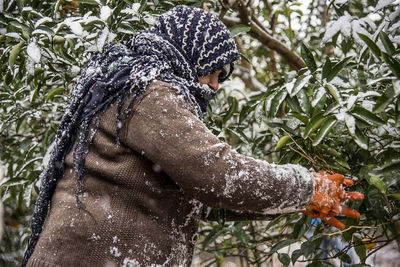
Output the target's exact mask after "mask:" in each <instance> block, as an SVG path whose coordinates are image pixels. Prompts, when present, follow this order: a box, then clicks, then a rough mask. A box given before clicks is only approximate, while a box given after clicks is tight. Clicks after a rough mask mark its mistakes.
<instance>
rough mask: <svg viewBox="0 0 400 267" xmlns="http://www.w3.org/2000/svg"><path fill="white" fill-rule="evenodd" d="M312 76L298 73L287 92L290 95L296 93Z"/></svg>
mask: <svg viewBox="0 0 400 267" xmlns="http://www.w3.org/2000/svg"><path fill="white" fill-rule="evenodd" d="M311 78H312V75H304V74H303V75H300V76H299V77H297V79H296V81H295V83H294V85H293V87H292V88H291V90H288V93H289V94H290V96H291V97H293V96H294V95H296V94H297V93H298V92H299V91H300V90H301V89H303V87H304V86H305V85H306V84H307V83H308V81H309V80H310V79H311Z"/></svg>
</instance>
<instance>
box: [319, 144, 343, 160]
mask: <svg viewBox="0 0 400 267" xmlns="http://www.w3.org/2000/svg"><path fill="white" fill-rule="evenodd" d="M318 147H320V148H321V149H322V150H324V152H326V153H328V154H329V155H332V156H334V157H341V155H340V153H339V152H338V151H337V150H336V149H334V148H333V147H330V146H328V145H326V144H319V145H318Z"/></svg>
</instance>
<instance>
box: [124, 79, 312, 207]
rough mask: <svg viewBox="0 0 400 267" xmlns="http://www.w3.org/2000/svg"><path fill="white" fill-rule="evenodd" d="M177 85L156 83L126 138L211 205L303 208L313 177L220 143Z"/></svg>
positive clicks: (298, 168)
mask: <svg viewBox="0 0 400 267" xmlns="http://www.w3.org/2000/svg"><path fill="white" fill-rule="evenodd" d="M192 108H193V105H192V104H189V103H187V101H185V100H184V99H183V97H182V96H181V95H179V94H178V92H177V89H175V88H172V87H171V86H170V85H169V84H167V83H164V82H154V83H152V84H151V85H150V86H149V87H148V88H147V90H146V92H145V93H144V94H143V95H142V96H141V98H139V99H138V100H137V102H136V103H135V106H134V110H133V115H132V116H131V118H130V120H129V121H128V124H127V131H126V136H125V138H126V140H125V142H126V143H127V145H128V146H129V147H131V148H132V149H133V150H135V151H137V152H139V153H142V154H143V155H144V156H145V157H147V158H148V159H149V160H151V161H152V162H154V163H155V164H157V165H159V166H160V167H161V169H162V170H163V171H164V172H165V173H166V174H167V175H168V176H169V177H171V179H173V180H174V181H175V182H176V183H177V184H178V185H179V186H180V187H181V188H182V189H183V191H184V193H185V195H187V196H188V197H190V198H195V199H197V200H199V201H201V202H203V203H205V204H206V205H208V206H210V207H216V208H226V209H229V210H233V211H239V212H240V211H250V212H257V213H263V214H278V213H288V212H293V211H299V210H303V209H304V208H305V207H306V205H307V204H308V203H309V202H310V200H311V196H312V192H313V182H312V175H311V173H310V172H308V170H307V169H305V168H304V167H301V166H299V165H291V164H286V165H277V164H273V163H272V164H270V163H267V162H265V161H261V160H257V159H254V158H251V157H248V156H244V155H241V154H239V153H237V152H236V151H234V150H233V149H231V147H230V146H229V145H228V144H226V143H223V142H221V141H220V140H219V139H218V138H217V137H216V136H215V135H213V134H212V133H211V132H210V131H209V130H208V128H207V127H206V126H205V125H204V123H203V122H202V121H201V120H199V119H198V118H197V116H196V115H195V114H194V113H192V112H191V111H190V110H191V109H192Z"/></svg>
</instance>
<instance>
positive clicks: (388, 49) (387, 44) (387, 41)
mask: <svg viewBox="0 0 400 267" xmlns="http://www.w3.org/2000/svg"><path fill="white" fill-rule="evenodd" d="M379 38H380V39H381V41H382V44H383V47H385V50H386V53H388V54H389V55H390V56H391V55H393V54H394V52H395V51H396V49H395V48H394V45H393V43H392V41H390V39H389V36H388V35H387V34H386V33H385V32H383V31H382V32H380V33H379Z"/></svg>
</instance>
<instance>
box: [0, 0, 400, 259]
mask: <svg viewBox="0 0 400 267" xmlns="http://www.w3.org/2000/svg"><path fill="white" fill-rule="evenodd" d="M0 2H1V3H2V5H1V6H0V8H2V10H1V11H2V12H1V13H0V34H1V35H0V63H1V64H0V75H1V76H0V84H1V91H0V103H1V104H0V138H1V142H0V164H1V166H0V168H2V172H3V173H4V178H3V179H2V180H1V181H0V190H1V196H2V201H3V203H4V206H5V232H4V234H3V239H2V242H1V243H0V264H1V265H4V266H14V265H18V263H19V261H20V260H21V256H22V253H23V251H24V247H25V245H26V242H27V238H28V236H29V230H28V221H29V216H30V215H31V213H32V206H33V202H34V200H35V198H36V196H37V193H38V186H39V183H40V182H39V174H40V172H41V171H42V169H43V165H44V164H45V163H46V160H47V158H48V156H47V155H48V153H49V151H50V149H51V144H52V142H53V140H54V135H55V132H56V129H57V126H58V123H59V120H60V118H61V116H62V112H63V109H64V107H65V104H66V102H67V98H68V95H69V94H70V92H71V90H73V87H74V83H75V82H76V80H77V77H79V73H80V70H81V68H82V66H83V65H84V64H85V62H86V61H87V60H88V59H89V58H90V56H91V55H92V54H93V53H94V52H96V51H101V50H102V48H103V47H104V45H105V44H106V43H109V42H112V41H123V40H127V39H129V37H130V36H132V35H133V34H135V33H136V32H137V31H138V30H140V29H143V28H146V27H148V26H150V25H151V24H153V23H154V21H155V18H156V17H157V15H158V14H161V13H163V12H164V11H166V10H168V9H170V8H171V7H173V6H174V5H176V4H187V5H196V6H199V7H203V8H206V9H208V10H209V11H210V12H215V13H216V14H217V15H219V17H220V18H221V20H222V21H223V22H224V23H225V24H226V25H227V26H228V27H229V28H230V29H231V33H232V34H233V35H234V36H235V39H236V42H237V45H238V48H239V50H240V52H241V53H242V60H241V61H240V62H239V64H238V66H237V68H236V70H235V73H234V76H235V77H234V82H231V83H229V84H227V85H226V86H225V87H224V88H222V89H221V90H220V91H219V93H218V95H217V97H216V99H215V101H213V103H212V104H211V107H210V109H209V111H208V116H207V118H206V120H207V124H208V126H209V128H210V129H211V130H212V131H213V132H214V134H216V135H217V136H218V137H219V138H220V139H221V140H224V141H226V142H228V143H230V144H231V146H232V147H234V148H235V149H236V150H238V151H239V152H241V153H243V154H246V155H251V156H253V157H256V158H260V159H264V160H267V161H275V162H279V163H282V164H283V163H296V164H301V165H303V166H306V167H307V168H310V169H312V170H314V171H320V170H326V171H334V172H339V173H342V174H345V175H346V176H349V177H350V178H351V179H353V180H355V181H356V183H355V185H354V186H353V187H352V188H350V190H356V191H360V192H363V193H364V194H365V196H366V197H365V199H364V200H363V201H356V202H353V203H348V204H349V205H350V206H351V207H352V208H355V209H357V210H358V211H360V213H361V218H360V219H359V220H355V219H346V218H342V221H343V222H344V223H345V225H346V227H347V228H346V229H345V230H344V231H337V229H332V228H329V227H328V226H327V225H325V224H322V223H319V222H318V221H314V220H311V218H309V217H307V216H303V215H300V214H289V215H280V216H278V217H276V218H275V219H274V220H272V221H270V222H263V221H242V222H229V221H226V220H225V216H224V214H225V213H224V211H223V210H216V211H211V212H213V213H215V217H216V219H217V222H214V223H210V222H204V223H202V225H201V227H200V229H199V231H200V233H201V239H200V240H201V242H200V243H199V246H198V250H197V253H201V252H203V251H205V252H209V253H210V254H207V255H211V256H210V257H209V258H206V259H205V260H204V262H202V264H204V265H205V264H213V263H217V264H221V263H222V262H223V260H224V258H225V257H227V256H235V257H238V258H239V259H240V260H241V261H242V262H243V264H245V263H247V264H254V265H261V264H262V263H263V262H267V261H268V260H270V258H271V257H272V256H273V255H277V256H278V259H279V260H280V261H281V263H282V264H283V265H289V264H290V263H292V264H294V263H295V262H297V261H300V262H307V263H309V264H310V265H315V266H321V265H329V264H334V263H332V262H331V261H329V260H330V259H340V260H341V261H342V262H351V263H354V264H359V266H363V265H365V264H366V260H367V259H368V257H370V256H371V255H373V254H374V253H376V252H377V251H379V249H381V248H382V247H384V246H386V245H387V244H389V243H390V242H391V241H392V240H399V207H400V206H399V204H400V190H399V189H400V184H399V180H400V179H399V175H400V153H399V152H400V151H399V150H400V146H399V145H400V130H399V124H400V119H399V114H400V100H399V94H400V61H399V52H400V47H399V43H400V35H399V24H400V20H399V15H398V14H399V11H398V10H397V7H396V5H394V4H393V3H392V2H393V1H366V0H365V1H364V0H354V1H333V2H331V3H327V2H325V1H322V0H319V1H317V0H314V1H311V2H310V4H309V6H304V5H303V6H302V5H301V4H300V2H298V1H294V0H293V1H268V0H264V1H255V0H253V1H244V0H239V1H226V0H221V1H198V0H188V1H180V2H176V1H162V0H152V1H150V0H149V1H145V0H142V1H134V0H124V1H112V0H110V1H106V0H104V1H94V0H83V1H61V0H59V1H36V0H26V1H21V0H19V1H17V0H15V1H13V0H5V1H0ZM240 84H241V85H242V86H240ZM333 238H340V239H341V241H342V244H343V246H342V247H341V248H337V249H330V248H324V246H321V244H323V243H324V242H327V241H329V240H331V239H333ZM292 244H299V245H298V249H296V250H293V251H290V253H289V252H287V251H286V252H282V251H283V249H285V248H286V247H289V246H291V245H292ZM353 249H355V251H356V253H357V255H358V258H359V259H354V258H353V259H352V258H350V256H349V253H348V252H349V251H350V250H353Z"/></svg>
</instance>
